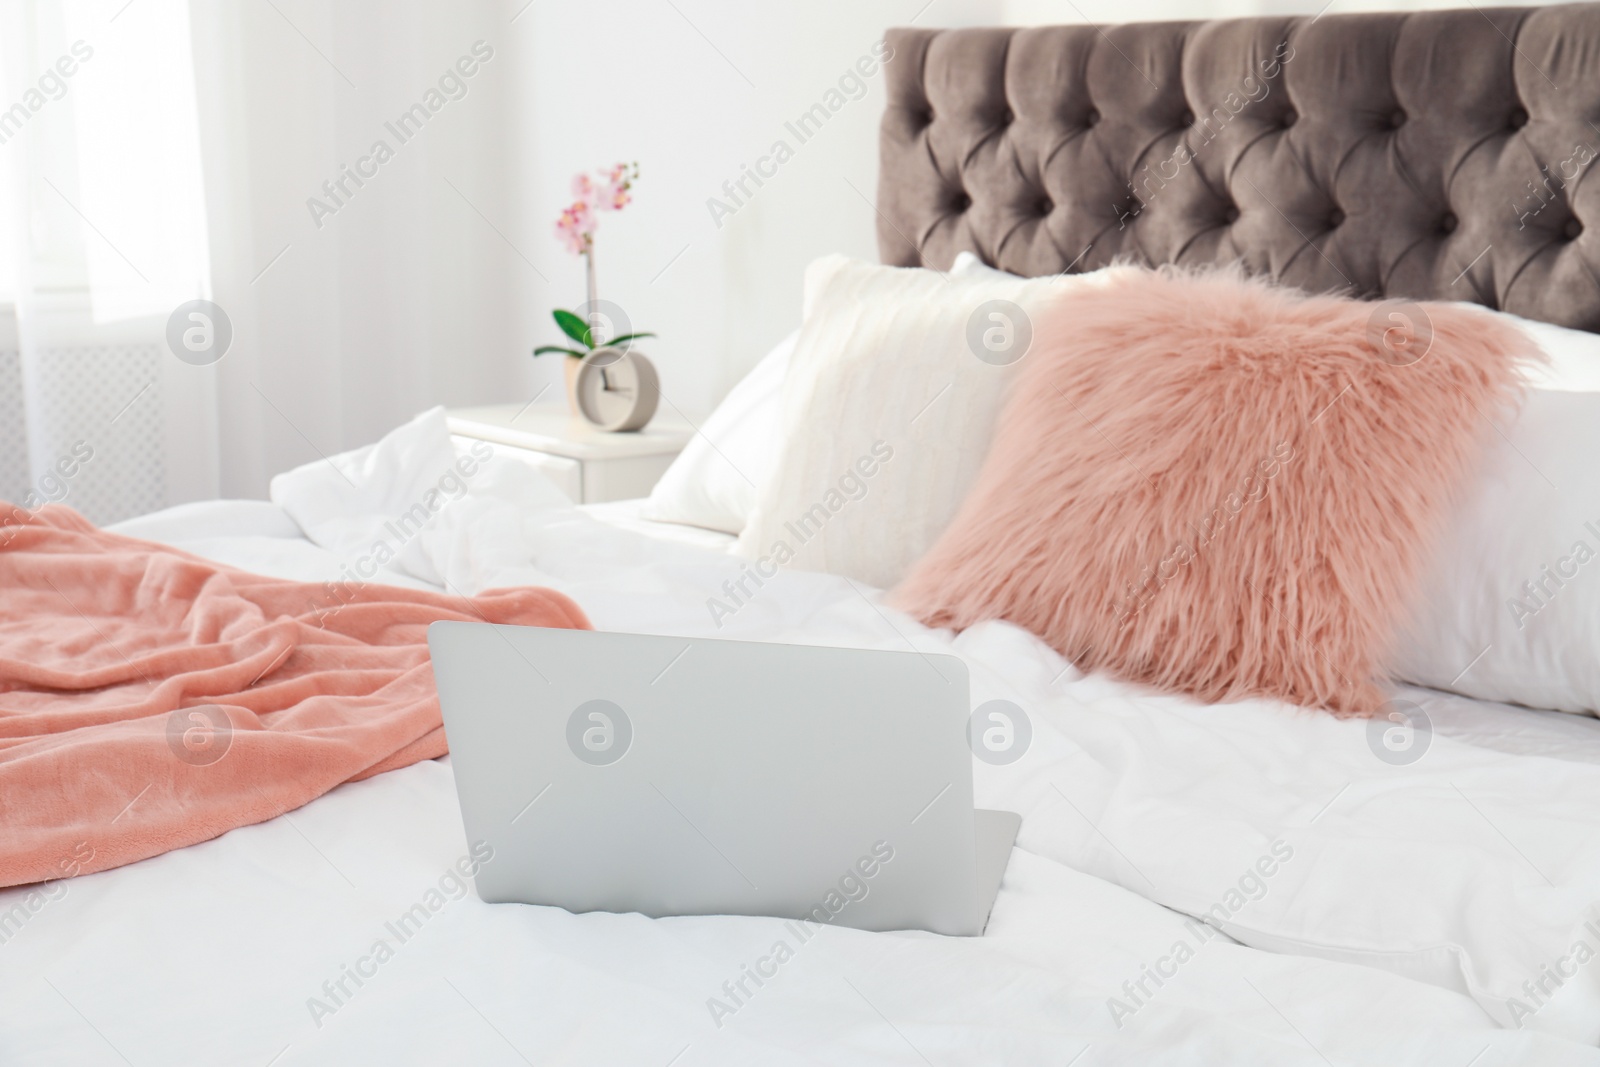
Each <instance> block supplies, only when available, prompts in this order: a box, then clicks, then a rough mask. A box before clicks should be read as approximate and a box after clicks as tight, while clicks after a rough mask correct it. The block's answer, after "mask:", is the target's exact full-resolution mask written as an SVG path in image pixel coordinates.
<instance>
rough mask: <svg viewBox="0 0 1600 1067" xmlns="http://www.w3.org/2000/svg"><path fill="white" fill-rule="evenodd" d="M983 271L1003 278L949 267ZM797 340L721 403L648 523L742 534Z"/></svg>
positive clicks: (658, 490) (775, 429) (676, 466)
mask: <svg viewBox="0 0 1600 1067" xmlns="http://www.w3.org/2000/svg"><path fill="white" fill-rule="evenodd" d="M977 272H987V273H989V274H1000V273H1001V272H1000V271H997V270H995V269H994V268H992V267H989V266H987V265H985V264H984V262H983V260H981V259H979V258H978V257H977V256H975V255H973V254H972V253H971V252H963V253H961V255H959V256H958V257H956V262H955V266H953V267H951V268H950V273H951V274H970V273H977ZM1006 277H1011V276H1010V275H1006ZM808 310H809V309H808ZM799 336H800V331H799V330H796V331H795V332H794V333H791V334H790V335H789V336H788V337H785V338H784V339H783V340H782V341H779V342H778V347H776V348H774V349H773V350H772V351H771V352H769V353H767V355H766V356H765V357H764V358H763V359H762V360H761V362H760V363H757V364H756V365H755V367H754V368H753V369H752V370H751V371H750V373H749V374H747V375H745V377H744V378H743V380H741V381H740V382H739V384H738V385H736V386H734V387H733V390H732V391H731V392H729V393H728V395H727V396H726V397H725V398H723V401H722V403H721V404H719V405H718V406H717V409H716V410H715V411H713V412H712V413H711V417H710V418H709V419H707V420H706V421H705V424H704V425H703V426H701V427H700V432H699V433H698V434H696V435H695V436H694V437H693V438H691V439H690V441H689V444H688V446H687V447H686V448H684V450H683V451H682V452H681V453H679V455H678V458H677V459H675V460H673V462H672V466H670V467H668V468H667V473H666V474H664V475H662V476H661V480H660V481H659V482H657V483H656V487H655V491H654V492H652V493H651V494H650V501H649V503H648V504H646V505H645V508H644V511H643V512H642V514H643V517H644V518H647V519H653V520H655V521H656V522H675V523H680V524H683V525H686V526H701V527H704V528H706V529H708V530H721V531H723V532H724V533H731V534H737V533H740V532H742V531H743V530H744V528H745V526H746V525H748V523H749V521H750V513H751V512H753V511H754V510H755V508H756V496H757V493H758V491H759V489H760V487H761V486H763V485H765V484H766V481H767V479H768V478H769V477H770V476H771V474H772V466H773V463H774V462H775V461H776V460H777V456H778V449H779V445H780V444H781V442H782V440H783V433H782V426H781V423H782V420H783V379H784V375H785V374H786V373H787V371H788V369H789V353H791V352H793V351H794V344H795V340H796V338H798V337H799ZM713 446H715V447H713Z"/></svg>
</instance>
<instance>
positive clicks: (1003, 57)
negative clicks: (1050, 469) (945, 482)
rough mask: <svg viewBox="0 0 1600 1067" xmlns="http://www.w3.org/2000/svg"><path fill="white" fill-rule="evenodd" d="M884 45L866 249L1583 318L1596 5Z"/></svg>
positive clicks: (1599, 225)
mask: <svg viewBox="0 0 1600 1067" xmlns="http://www.w3.org/2000/svg"><path fill="white" fill-rule="evenodd" d="M887 40H888V43H889V45H890V47H891V48H892V49H893V53H892V58H891V59H890V60H889V61H888V63H887V65H886V68H885V69H886V77H887V81H888V93H889V101H888V109H887V111H886V113H885V114H884V118H883V126H882V132H881V153H882V156H881V169H880V173H879V182H878V212H879V215H878V247H879V250H880V252H881V255H882V258H883V260H884V262H886V263H893V264H900V265H906V266H918V265H928V266H934V267H939V268H941V269H942V268H946V267H948V266H949V265H950V263H951V261H952V260H954V258H955V256H956V253H957V252H960V251H962V250H963V249H970V250H971V251H973V252H976V253H977V254H979V255H980V256H982V257H983V258H984V259H985V260H986V261H988V262H989V263H992V264H994V265H996V266H998V267H1001V268H1004V269H1005V270H1009V271H1012V272H1014V273H1017V274H1024V275H1040V274H1052V273H1056V272H1059V271H1063V270H1071V271H1086V270H1094V269H1096V268H1098V267H1103V266H1105V265H1106V264H1108V263H1110V262H1111V261H1112V260H1113V259H1116V258H1131V259H1134V260H1136V261H1139V262H1144V263H1148V264H1160V263H1185V264H1200V263H1223V262H1230V261H1235V260H1238V261H1242V262H1243V263H1244V264H1245V266H1246V267H1247V268H1248V269H1249V270H1251V271H1252V272H1255V273H1266V274H1269V275H1271V276H1273V277H1275V278H1277V279H1279V280H1280V281H1283V282H1285V283H1287V284H1290V285H1295V286H1299V287H1301V288H1303V289H1307V290H1311V291H1319V292H1320V291H1343V292H1346V293H1350V294H1353V295H1358V296H1363V297H1383V296H1400V297H1412V298H1419V299H1420V298H1431V299H1439V300H1471V301H1476V302H1478V303H1481V304H1486V305H1488V306H1490V307H1493V308H1500V309H1503V310H1506V311H1510V312H1514V313H1516V314H1519V315H1523V316H1525V317H1528V318H1532V319H1541V320H1544V321H1546V322H1553V323H1557V324H1560V325H1563V326H1573V327H1578V328H1582V329H1586V330H1591V331H1597V332H1600V178H1594V177H1593V175H1592V174H1591V173H1590V171H1591V170H1592V169H1593V168H1592V167H1591V164H1592V163H1593V162H1594V161H1595V159H1596V157H1597V155H1600V4H1572V5H1564V6H1552V7H1537V8H1485V9H1471V10H1464V11H1429V12H1419V13H1406V14H1401V13H1379V14H1355V15H1326V16H1323V17H1321V18H1288V17H1282V18H1252V19H1233V20H1227V21H1214V22H1164V23H1133V24H1128V25H1122V26H1104V27H1097V26H1045V27H1036V28H1026V29H1020V28H1019V29H1011V28H1007V29H961V30H921V29H895V30H890V31H889V33H888V35H887Z"/></svg>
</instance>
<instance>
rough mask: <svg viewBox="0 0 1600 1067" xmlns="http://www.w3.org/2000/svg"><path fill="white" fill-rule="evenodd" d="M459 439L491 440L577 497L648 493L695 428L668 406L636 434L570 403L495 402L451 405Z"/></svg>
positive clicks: (586, 500) (596, 499) (596, 500)
mask: <svg viewBox="0 0 1600 1067" xmlns="http://www.w3.org/2000/svg"><path fill="white" fill-rule="evenodd" d="M446 414H447V416H448V417H449V425H450V433H451V434H452V435H453V436H454V438H455V440H456V443H457V444H458V445H460V444H463V443H466V444H470V443H471V442H472V441H474V440H478V441H488V442H489V443H490V444H492V445H494V447H495V452H496V453H497V454H499V455H505V456H510V457H511V458H513V459H516V460H520V461H521V462H523V463H526V464H528V465H529V466H530V467H533V468H534V469H535V470H538V471H539V472H540V473H542V474H544V475H546V476H547V477H549V478H550V479H551V480H552V481H553V482H555V483H556V485H558V486H560V487H561V490H562V492H564V493H566V494H567V495H568V496H570V497H571V498H572V499H573V501H574V502H575V503H578V504H600V503H604V502H605V501H608V500H631V499H633V498H635V497H641V496H649V495H650V490H651V489H653V488H655V484H656V482H657V481H658V480H660V478H661V476H662V475H663V474H665V473H666V470H667V468H668V467H669V466H671V465H672V461H673V460H674V459H675V458H677V455H678V453H679V452H682V451H683V446H684V445H686V444H688V443H689V438H690V437H691V436H693V434H694V427H693V426H691V425H689V423H687V422H685V421H683V420H682V419H679V418H676V417H673V416H672V415H669V414H668V413H666V412H657V413H656V417H655V418H654V419H652V420H650V425H648V426H646V427H645V428H644V429H642V430H639V431H636V432H634V433H607V432H605V431H604V430H597V429H595V428H594V427H593V426H591V425H589V424H588V423H587V422H584V421H583V419H581V418H579V417H578V416H576V415H574V414H572V413H571V412H569V411H568V410H567V407H566V405H565V404H560V405H557V404H534V405H532V406H529V405H522V404H495V405H492V406H490V407H481V408H453V409H451V410H450V411H448V412H446Z"/></svg>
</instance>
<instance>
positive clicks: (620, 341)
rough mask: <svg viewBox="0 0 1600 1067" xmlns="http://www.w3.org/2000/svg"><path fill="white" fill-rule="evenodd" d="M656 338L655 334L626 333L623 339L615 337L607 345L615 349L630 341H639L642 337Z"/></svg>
mask: <svg viewBox="0 0 1600 1067" xmlns="http://www.w3.org/2000/svg"><path fill="white" fill-rule="evenodd" d="M654 336H655V334H653V333H625V334H623V335H622V336H621V337H613V338H612V339H611V340H609V341H607V342H606V344H607V345H608V346H610V347H613V348H615V347H616V346H618V345H621V344H624V343H626V342H628V341H634V340H637V339H639V338H640V337H654Z"/></svg>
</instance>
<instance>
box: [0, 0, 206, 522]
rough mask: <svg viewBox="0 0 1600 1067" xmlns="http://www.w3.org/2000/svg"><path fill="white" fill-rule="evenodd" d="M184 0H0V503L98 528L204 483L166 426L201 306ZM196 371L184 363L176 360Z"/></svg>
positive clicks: (200, 238)
mask: <svg viewBox="0 0 1600 1067" xmlns="http://www.w3.org/2000/svg"><path fill="white" fill-rule="evenodd" d="M189 42H190V34H189V25H188V9H187V5H186V4H184V3H182V2H180V0H149V2H148V3H141V4H140V5H139V6H138V7H136V8H134V9H132V10H129V11H125V12H121V13H120V14H119V12H118V9H117V8H116V7H115V6H112V5H107V4H100V3H94V2H90V0H7V3H6V4H4V5H3V6H0V86H3V88H0V94H3V95H0V109H3V110H0V496H3V497H5V498H7V499H10V500H13V501H16V502H19V503H23V504H25V505H34V504H38V503H42V502H47V501H64V502H66V503H69V504H72V505H73V506H75V507H77V508H79V509H80V510H81V511H83V512H84V513H85V514H87V515H89V516H90V517H91V518H93V519H96V520H98V521H102V522H107V521H112V520H115V519H118V518H123V517H126V516H128V515H133V514H138V513H140V512H143V511H148V510H150V509H152V508H156V507H160V506H162V505H163V504H164V503H166V502H167V501H168V500H169V499H171V498H172V495H173V493H172V490H173V489H174V487H186V486H189V485H191V484H193V485H194V486H195V487H196V488H199V489H201V491H202V492H203V490H204V488H205V487H206V486H208V485H209V486H212V487H214V485H215V474H214V471H207V470H205V469H204V468H205V467H206V465H207V463H206V458H205V457H206V455H207V452H206V450H204V449H203V448H202V449H195V448H191V447H184V446H185V445H187V444H188V442H185V441H183V440H182V439H181V438H182V435H179V437H178V438H174V437H173V436H172V435H171V434H169V432H168V427H169V425H171V424H172V423H173V422H174V416H175V415H176V416H179V417H182V413H180V412H178V411H175V410H174V409H173V404H174V401H175V400H176V398H177V393H176V391H175V388H174V386H175V385H176V384H178V383H169V382H168V381H167V378H168V377H170V376H172V375H173V373H174V368H173V367H172V366H171V364H172V362H173V361H172V360H171V359H170V357H169V358H163V356H164V355H165V353H164V351H163V344H164V342H163V333H164V329H165V325H166V320H167V317H168V315H169V314H170V313H171V311H172V310H173V308H175V307H176V306H177V305H179V304H181V303H183V302H184V301H187V300H191V299H195V298H203V297H207V296H209V295H210V294H209V291H208V278H209V273H210V272H209V263H208V253H207V243H208V242H207V234H206V215H205V210H204V197H203V194H202V191H201V184H200V183H201V166H200V151H199V131H198V125H197V113H196V108H195V95H194V79H193V69H194V68H193V63H192V61H191V56H190V50H189ZM185 369H188V370H193V369H194V368H185Z"/></svg>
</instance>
